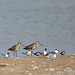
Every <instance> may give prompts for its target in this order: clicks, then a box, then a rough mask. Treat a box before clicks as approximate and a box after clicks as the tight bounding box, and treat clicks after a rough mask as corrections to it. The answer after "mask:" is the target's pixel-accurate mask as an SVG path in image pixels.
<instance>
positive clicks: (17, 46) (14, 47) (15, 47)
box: [8, 42, 24, 57]
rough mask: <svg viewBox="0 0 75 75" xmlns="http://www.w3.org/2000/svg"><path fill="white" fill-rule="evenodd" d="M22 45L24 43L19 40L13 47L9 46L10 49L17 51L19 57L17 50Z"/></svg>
mask: <svg viewBox="0 0 75 75" xmlns="http://www.w3.org/2000/svg"><path fill="white" fill-rule="evenodd" d="M21 45H22V44H21V43H20V42H18V44H16V45H14V46H12V47H11V48H9V49H8V50H10V51H13V52H16V57H17V51H18V50H19V49H20V46H21ZM23 46H24V45H23ZM14 56H15V55H14Z"/></svg>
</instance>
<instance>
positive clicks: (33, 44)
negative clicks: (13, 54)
mask: <svg viewBox="0 0 75 75" xmlns="http://www.w3.org/2000/svg"><path fill="white" fill-rule="evenodd" d="M38 44H40V45H41V46H44V45H42V44H41V43H40V42H39V41H36V43H32V44H30V45H28V46H26V47H25V48H23V49H25V50H31V56H32V50H35V49H36V48H37V47H38Z"/></svg>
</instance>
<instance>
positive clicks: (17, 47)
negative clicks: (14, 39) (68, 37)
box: [2, 41, 66, 59]
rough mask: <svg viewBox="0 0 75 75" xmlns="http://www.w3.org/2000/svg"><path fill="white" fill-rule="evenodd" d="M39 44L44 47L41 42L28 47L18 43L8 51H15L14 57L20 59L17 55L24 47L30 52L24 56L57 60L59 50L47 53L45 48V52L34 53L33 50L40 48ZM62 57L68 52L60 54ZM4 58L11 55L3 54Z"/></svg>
mask: <svg viewBox="0 0 75 75" xmlns="http://www.w3.org/2000/svg"><path fill="white" fill-rule="evenodd" d="M38 44H40V45H41V46H44V45H42V44H41V43H40V42H39V41H36V43H32V44H30V45H28V46H24V45H23V44H21V43H20V42H18V44H16V45H14V46H12V47H11V48H9V49H8V50H10V51H13V55H14V56H15V55H16V57H18V55H17V51H18V50H19V49H20V46H21V45H22V46H24V48H23V49H25V50H28V52H26V53H24V52H22V54H25V55H26V56H30V55H31V56H32V53H33V54H34V55H36V56H45V58H48V59H54V58H56V55H57V54H58V52H59V50H58V49H55V51H52V52H47V48H45V50H44V51H43V52H36V53H34V52H33V50H35V49H36V48H37V47H38ZM60 54H61V55H65V54H66V52H65V50H63V51H62V52H60ZM2 55H3V57H9V53H7V54H2Z"/></svg>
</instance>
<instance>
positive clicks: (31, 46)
mask: <svg viewBox="0 0 75 75" xmlns="http://www.w3.org/2000/svg"><path fill="white" fill-rule="evenodd" d="M33 44H34V43H33ZM33 44H30V45H28V46H26V47H25V48H23V49H26V50H28V49H32V48H33Z"/></svg>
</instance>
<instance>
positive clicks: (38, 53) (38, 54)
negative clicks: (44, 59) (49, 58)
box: [33, 52, 42, 56]
mask: <svg viewBox="0 0 75 75" xmlns="http://www.w3.org/2000/svg"><path fill="white" fill-rule="evenodd" d="M33 54H34V55H36V56H40V55H42V53H41V52H36V53H33Z"/></svg>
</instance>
